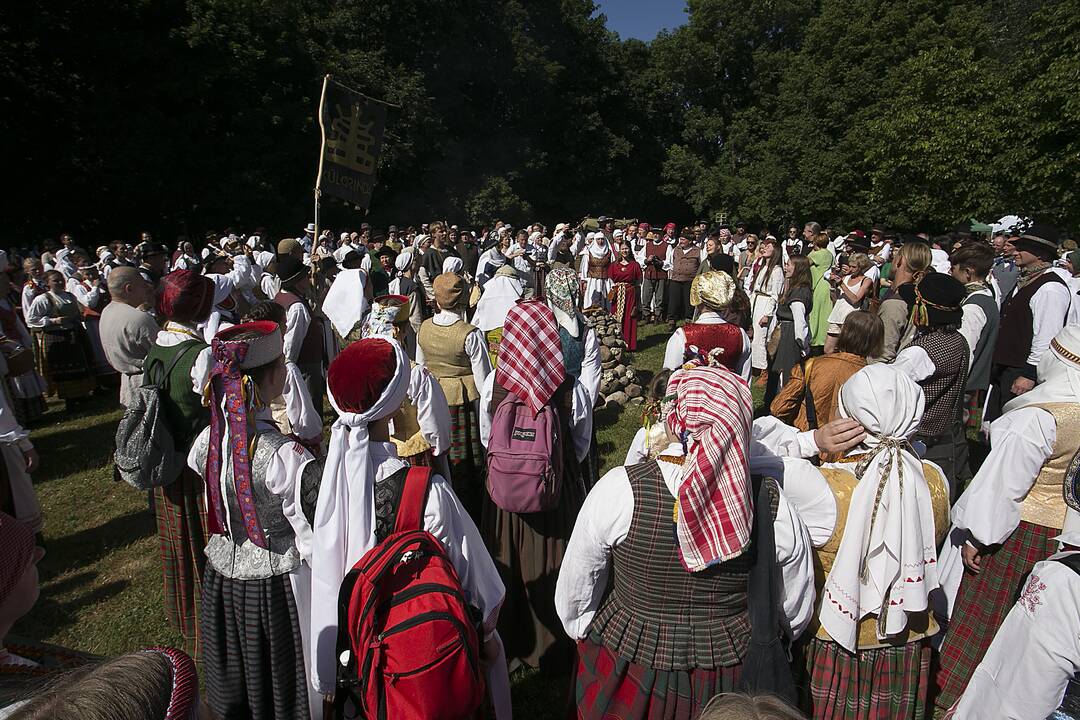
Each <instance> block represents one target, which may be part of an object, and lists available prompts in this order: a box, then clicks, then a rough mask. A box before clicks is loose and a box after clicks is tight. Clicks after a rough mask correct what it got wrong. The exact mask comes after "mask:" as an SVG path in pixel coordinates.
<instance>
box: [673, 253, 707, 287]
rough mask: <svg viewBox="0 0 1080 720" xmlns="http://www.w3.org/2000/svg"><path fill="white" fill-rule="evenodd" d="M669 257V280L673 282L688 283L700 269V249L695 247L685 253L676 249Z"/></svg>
mask: <svg viewBox="0 0 1080 720" xmlns="http://www.w3.org/2000/svg"><path fill="white" fill-rule="evenodd" d="M671 257H672V261H671V279H672V280H673V281H675V282H690V281H691V280H693V279H694V276H695V275H697V272H698V269H699V268H701V248H699V247H697V246H696V245H695V246H692V247H690V248H689V249H688V250H686V252H683V251H682V250H680V249H679V248H677V247H676V248H675V250H674V252H672V254H671Z"/></svg>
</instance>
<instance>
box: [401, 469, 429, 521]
mask: <svg viewBox="0 0 1080 720" xmlns="http://www.w3.org/2000/svg"><path fill="white" fill-rule="evenodd" d="M430 485H431V468H429V467H412V468H409V472H408V473H407V474H406V475H405V489H404V490H402V492H401V502H400V504H399V505H398V511H397V521H396V522H395V523H394V532H405V531H408V530H423V529H424V506H425V504H426V503H427V494H428V487H429V486H430Z"/></svg>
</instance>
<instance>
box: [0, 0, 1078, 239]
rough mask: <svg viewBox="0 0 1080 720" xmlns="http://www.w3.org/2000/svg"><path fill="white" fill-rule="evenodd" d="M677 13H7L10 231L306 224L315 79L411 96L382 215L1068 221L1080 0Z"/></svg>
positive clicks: (499, 4) (508, 5)
mask: <svg viewBox="0 0 1080 720" xmlns="http://www.w3.org/2000/svg"><path fill="white" fill-rule="evenodd" d="M688 11H689V15H688V22H687V24H686V25H684V26H682V27H680V28H678V29H676V30H674V31H672V32H665V33H661V35H660V36H659V37H658V38H657V39H656V40H654V41H652V42H650V43H643V42H641V41H638V40H623V39H621V38H619V37H618V36H617V35H616V34H614V33H612V32H610V31H609V30H608V29H607V28H606V27H605V19H604V17H603V16H602V15H598V14H597V8H596V6H595V5H594V3H593V2H592V0H395V1H394V2H375V1H374V0H104V1H103V2H96V3H85V2H80V1H79V0H57V1H56V2H50V3H43V4H42V3H36V4H35V3H16V4H13V5H11V6H10V7H5V9H4V11H3V12H2V14H0V78H2V81H3V87H4V92H3V93H2V94H0V97H2V98H3V102H4V105H5V107H4V112H3V115H2V118H0V133H2V136H3V138H4V143H5V144H6V145H7V148H6V152H5V154H4V157H5V158H7V175H8V177H9V179H10V180H9V184H8V190H7V191H5V192H4V193H2V194H0V197H3V203H4V216H5V217H6V218H7V220H8V223H9V228H8V233H9V238H8V242H11V241H13V240H37V239H39V238H40V237H44V236H48V235H55V234H56V233H58V232H59V231H60V230H74V231H76V232H81V233H84V234H87V235H90V236H93V237H95V238H99V239H101V240H111V239H117V238H118V237H121V236H124V235H125V234H127V235H130V234H131V233H133V232H135V231H136V230H138V229H142V228H148V229H151V230H159V231H161V232H163V233H165V234H166V237H168V235H169V234H175V233H188V234H192V235H195V234H198V233H200V232H202V231H203V230H205V229H210V228H213V229H217V230H221V229H224V228H226V227H229V226H235V227H241V228H245V229H250V228H251V227H254V226H256V225H265V226H267V227H270V228H272V229H273V230H276V234H290V233H294V232H296V231H297V229H298V228H299V227H302V224H303V223H304V222H307V221H308V220H310V219H311V217H310V216H311V213H312V187H313V184H314V175H315V168H316V163H317V153H318V145H319V131H318V125H317V122H316V113H317V107H316V106H317V102H318V93H319V88H320V85H321V78H322V76H323V74H325V73H330V74H332V75H333V76H335V77H336V78H338V79H339V80H340V81H341V82H343V83H345V84H347V85H349V86H351V87H354V88H357V89H358V90H360V91H362V92H364V93H366V94H368V95H371V96H372V97H376V98H380V99H384V100H386V101H388V102H391V103H394V104H396V105H400V107H401V109H400V110H397V111H394V112H392V113H391V116H390V121H389V126H388V132H387V136H386V141H385V144H384V154H383V157H382V159H381V162H380V170H379V184H378V186H377V187H376V190H375V193H374V196H373V198H372V209H371V215H370V217H369V218H368V219H369V220H371V221H373V222H384V223H390V222H412V221H418V220H423V219H431V218H437V217H445V218H449V219H452V220H455V221H463V222H468V223H474V224H479V223H485V222H489V221H491V220H492V219H494V218H496V217H500V218H503V219H508V220H511V221H514V222H523V221H526V220H531V219H534V218H535V219H541V220H547V221H556V220H561V219H573V218H577V217H581V216H583V215H585V214H597V213H608V214H612V213H618V214H626V213H630V214H634V215H640V216H641V217H643V218H650V219H653V220H667V219H676V220H682V221H688V220H690V219H693V218H692V217H691V216H692V215H700V216H709V217H712V216H713V215H714V214H715V213H718V212H724V213H726V214H727V215H728V217H736V216H737V217H740V218H743V219H746V220H749V221H751V222H755V223H767V224H772V225H776V224H779V223H782V222H787V221H796V220H798V221H802V220H806V219H810V218H813V219H818V220H820V221H824V222H836V223H839V224H851V223H869V222H883V223H887V224H890V225H892V226H896V227H905V228H915V227H929V228H942V227H947V226H951V225H952V224H954V223H956V222H957V221H959V220H961V219H967V218H970V217H973V216H978V217H990V216H996V215H999V214H1005V213H1006V212H1019V213H1024V214H1030V215H1035V216H1037V217H1040V218H1042V219H1047V220H1050V221H1053V222H1057V223H1059V224H1063V225H1065V226H1067V227H1072V226H1075V225H1077V224H1078V223H1080V199H1078V197H1077V189H1076V187H1075V183H1076V179H1077V178H1078V177H1080V92H1078V91H1080V53H1078V50H1080V0H1027V1H1025V2H1019V0H987V1H977V0H959V1H958V2H952V3H937V2H931V1H930V0H907V1H906V2H901V3H887V2H882V1H880V0H769V1H768V2H761V1H760V0H756V1H752V0H689V2H688ZM323 207H324V212H325V213H326V218H327V222H329V223H330V224H339V225H340V224H342V223H356V222H359V220H360V217H361V216H360V214H359V213H358V212H357V211H355V210H351V209H348V208H345V207H343V206H341V205H339V204H336V203H334V202H333V201H328V202H325V203H324V205H323Z"/></svg>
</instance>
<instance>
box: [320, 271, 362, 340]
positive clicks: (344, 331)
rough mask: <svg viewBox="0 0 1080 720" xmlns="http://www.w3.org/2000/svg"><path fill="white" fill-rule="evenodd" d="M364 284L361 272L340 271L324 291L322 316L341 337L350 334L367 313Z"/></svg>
mask: <svg viewBox="0 0 1080 720" xmlns="http://www.w3.org/2000/svg"><path fill="white" fill-rule="evenodd" d="M365 282H366V281H365V278H364V273H363V271H362V270H359V269H353V270H342V271H341V272H339V273H338V274H337V277H335V278H334V282H333V283H332V284H331V285H330V289H329V290H327V291H326V297H325V298H324V299H323V305H322V309H323V314H324V315H326V317H327V318H328V319H329V320H330V324H332V325H333V326H334V329H335V330H337V333H338V335H340V336H341V337H345V336H346V335H348V334H349V333H350V332H352V330H353V328H355V327H356V325H357V323H359V322H360V321H361V320H363V319H364V315H365V313H367V311H368V301H367V297H365V295H364V283H365Z"/></svg>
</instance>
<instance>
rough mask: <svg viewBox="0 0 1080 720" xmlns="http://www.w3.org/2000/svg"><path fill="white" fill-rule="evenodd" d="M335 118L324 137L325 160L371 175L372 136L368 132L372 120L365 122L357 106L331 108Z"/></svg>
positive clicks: (370, 128)
mask: <svg viewBox="0 0 1080 720" xmlns="http://www.w3.org/2000/svg"><path fill="white" fill-rule="evenodd" d="M334 112H335V117H334V119H333V121H332V122H331V125H330V133H329V134H328V135H327V137H326V151H327V153H326V157H327V159H328V160H329V161H330V162H332V163H336V164H338V165H344V166H345V167H347V168H349V169H350V170H355V171H356V172H360V173H365V174H368V175H370V174H373V173H374V172H375V155H374V154H373V150H374V149H375V143H376V139H375V135H374V134H373V133H372V132H371V130H372V128H373V127H374V126H375V120H374V119H370V120H367V121H365V118H364V116H363V108H362V107H361V106H360V104H359V103H354V104H353V105H352V106H351V107H343V106H341V105H335V106H334Z"/></svg>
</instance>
